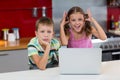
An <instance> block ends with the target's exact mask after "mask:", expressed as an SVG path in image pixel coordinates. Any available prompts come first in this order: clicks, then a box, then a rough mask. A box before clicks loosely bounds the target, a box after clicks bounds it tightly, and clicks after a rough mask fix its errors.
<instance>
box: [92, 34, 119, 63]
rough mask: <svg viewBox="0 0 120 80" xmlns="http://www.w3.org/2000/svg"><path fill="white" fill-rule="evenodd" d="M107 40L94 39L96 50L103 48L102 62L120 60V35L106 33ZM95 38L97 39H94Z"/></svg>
mask: <svg viewBox="0 0 120 80" xmlns="http://www.w3.org/2000/svg"><path fill="white" fill-rule="evenodd" d="M106 35H107V37H108V38H107V40H104V41H102V40H100V39H92V43H93V47H94V48H102V58H103V59H102V60H103V61H111V60H118V59H120V35H115V34H112V33H106ZM93 38H95V37H93Z"/></svg>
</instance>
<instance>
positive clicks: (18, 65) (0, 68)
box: [0, 49, 29, 73]
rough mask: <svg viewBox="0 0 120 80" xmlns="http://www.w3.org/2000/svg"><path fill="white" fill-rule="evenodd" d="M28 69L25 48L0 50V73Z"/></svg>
mask: <svg viewBox="0 0 120 80" xmlns="http://www.w3.org/2000/svg"><path fill="white" fill-rule="evenodd" d="M28 69H29V65H28V56H27V49H23V50H10V51H0V73H1V72H12V71H22V70H28Z"/></svg>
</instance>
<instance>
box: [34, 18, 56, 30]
mask: <svg viewBox="0 0 120 80" xmlns="http://www.w3.org/2000/svg"><path fill="white" fill-rule="evenodd" d="M39 24H43V25H48V26H54V22H53V20H52V19H50V18H48V17H41V18H40V19H38V20H37V21H36V25H35V26H36V31H37V30H38V26H39Z"/></svg>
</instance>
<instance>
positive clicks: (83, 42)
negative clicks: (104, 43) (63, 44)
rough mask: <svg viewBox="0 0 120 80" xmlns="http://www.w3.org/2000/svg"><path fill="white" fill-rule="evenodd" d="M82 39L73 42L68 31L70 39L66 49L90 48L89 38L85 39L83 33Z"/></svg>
mask: <svg viewBox="0 0 120 80" xmlns="http://www.w3.org/2000/svg"><path fill="white" fill-rule="evenodd" d="M83 35H84V36H83V37H82V38H80V39H78V40H75V38H74V35H73V32H72V30H70V38H69V40H68V46H67V47H68V48H92V47H93V45H92V41H91V37H87V36H86V35H85V33H83Z"/></svg>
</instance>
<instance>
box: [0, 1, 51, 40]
mask: <svg viewBox="0 0 120 80" xmlns="http://www.w3.org/2000/svg"><path fill="white" fill-rule="evenodd" d="M43 6H45V7H47V10H46V12H47V16H48V17H51V18H52V0H0V39H1V38H2V33H3V32H2V29H3V28H9V29H10V32H11V29H12V28H13V27H18V28H19V32H20V37H33V36H34V35H35V33H34V31H35V22H36V20H37V19H38V18H40V17H41V16H42V14H41V13H42V10H41V8H42V7H43ZM34 7H37V8H39V9H38V16H37V17H33V15H32V10H33V8H34Z"/></svg>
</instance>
